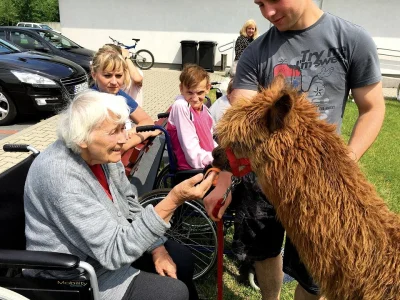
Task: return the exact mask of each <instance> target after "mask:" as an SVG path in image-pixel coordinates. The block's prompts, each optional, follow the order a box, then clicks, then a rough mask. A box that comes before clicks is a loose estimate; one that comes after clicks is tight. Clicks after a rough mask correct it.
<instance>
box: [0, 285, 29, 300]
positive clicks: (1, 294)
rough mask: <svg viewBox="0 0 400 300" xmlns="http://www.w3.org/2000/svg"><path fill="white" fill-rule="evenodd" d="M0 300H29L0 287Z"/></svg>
mask: <svg viewBox="0 0 400 300" xmlns="http://www.w3.org/2000/svg"><path fill="white" fill-rule="evenodd" d="M0 300H29V299H28V298H26V297H24V296H22V295H20V294H17V293H16V292H13V291H11V290H8V289H5V288H2V287H0Z"/></svg>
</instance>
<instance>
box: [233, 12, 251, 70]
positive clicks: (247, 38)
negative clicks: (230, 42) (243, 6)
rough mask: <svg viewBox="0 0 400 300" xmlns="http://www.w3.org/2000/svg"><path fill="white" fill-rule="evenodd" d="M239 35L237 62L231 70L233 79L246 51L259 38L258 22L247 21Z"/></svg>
mask: <svg viewBox="0 0 400 300" xmlns="http://www.w3.org/2000/svg"><path fill="white" fill-rule="evenodd" d="M239 33H240V35H239V37H238V38H237V39H236V43H235V60H234V62H233V66H232V69H231V77H234V76H235V74H236V66H237V63H238V61H239V58H240V56H241V55H242V53H243V51H244V49H246V48H247V46H248V45H250V43H251V42H252V41H254V40H255V39H256V38H257V36H258V31H257V24H256V22H255V21H254V20H252V19H250V20H247V21H246V23H244V25H243V27H242V29H240V32H239Z"/></svg>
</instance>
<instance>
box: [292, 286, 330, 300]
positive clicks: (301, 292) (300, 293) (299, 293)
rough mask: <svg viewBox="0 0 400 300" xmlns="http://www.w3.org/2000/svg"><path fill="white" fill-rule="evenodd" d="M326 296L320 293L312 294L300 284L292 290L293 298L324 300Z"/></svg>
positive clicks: (295, 299)
mask: <svg viewBox="0 0 400 300" xmlns="http://www.w3.org/2000/svg"><path fill="white" fill-rule="evenodd" d="M325 299H326V298H325V297H323V296H320V295H313V294H310V293H309V292H307V291H306V290H305V289H304V288H303V287H302V286H301V285H300V284H297V286H296V290H295V292H294V300H325Z"/></svg>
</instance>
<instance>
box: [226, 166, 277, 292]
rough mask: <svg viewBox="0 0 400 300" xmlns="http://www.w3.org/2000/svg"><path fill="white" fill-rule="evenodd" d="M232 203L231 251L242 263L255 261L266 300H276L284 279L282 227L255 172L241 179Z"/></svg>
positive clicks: (258, 278)
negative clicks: (232, 230) (234, 211)
mask: <svg viewBox="0 0 400 300" xmlns="http://www.w3.org/2000/svg"><path fill="white" fill-rule="evenodd" d="M232 200H233V202H232V204H233V205H234V208H235V209H236V214H235V223H234V225H235V233H234V236H233V242H232V251H233V252H234V253H235V255H236V256H237V258H238V259H239V260H241V261H250V262H256V263H254V265H255V269H256V275H257V280H258V282H259V285H260V289H261V294H262V295H263V300H270V299H271V300H277V299H279V294H280V288H281V286H282V280H283V272H282V256H281V255H280V253H281V248H282V243H283V238H284V230H283V227H282V225H281V224H280V223H279V222H278V221H277V219H276V213H275V210H274V208H273V206H272V205H271V204H270V203H268V200H267V199H266V198H265V196H264V195H263V194H262V192H261V190H260V188H259V186H258V184H257V181H256V178H255V175H254V174H253V173H251V174H249V175H246V176H245V177H242V183H241V184H240V185H238V186H237V187H236V189H235V190H234V192H233V195H232ZM245 275H246V276H247V274H245Z"/></svg>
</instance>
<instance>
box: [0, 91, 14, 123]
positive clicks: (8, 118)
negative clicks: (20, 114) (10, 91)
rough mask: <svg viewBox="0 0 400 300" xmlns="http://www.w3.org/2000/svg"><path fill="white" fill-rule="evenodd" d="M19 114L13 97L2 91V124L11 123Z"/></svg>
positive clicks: (0, 117)
mask: <svg viewBox="0 0 400 300" xmlns="http://www.w3.org/2000/svg"><path fill="white" fill-rule="evenodd" d="M16 116H17V109H16V107H15V104H14V102H13V101H12V100H11V98H10V97H9V96H8V95H7V94H6V93H4V91H0V126H1V125H7V124H10V123H11V122H12V121H14V119H15V117H16Z"/></svg>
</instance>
